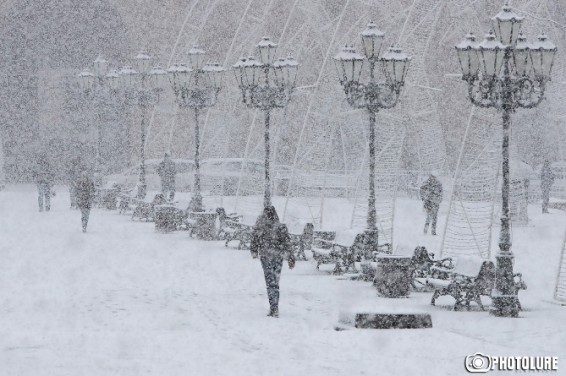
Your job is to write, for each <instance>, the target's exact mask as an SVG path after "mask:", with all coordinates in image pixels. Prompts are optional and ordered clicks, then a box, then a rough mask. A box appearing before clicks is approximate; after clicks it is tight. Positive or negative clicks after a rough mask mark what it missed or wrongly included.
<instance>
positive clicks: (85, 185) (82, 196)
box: [77, 171, 96, 232]
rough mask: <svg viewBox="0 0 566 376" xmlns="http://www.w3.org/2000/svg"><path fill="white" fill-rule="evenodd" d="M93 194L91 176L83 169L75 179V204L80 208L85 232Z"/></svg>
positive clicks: (94, 191)
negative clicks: (77, 178) (76, 179)
mask: <svg viewBox="0 0 566 376" xmlns="http://www.w3.org/2000/svg"><path fill="white" fill-rule="evenodd" d="M95 194H96V190H95V188H94V182H93V181H92V178H91V177H90V176H89V175H88V172H86V171H83V172H82V173H81V176H80V177H79V180H78V181H77V206H78V207H79V209H81V222H82V226H83V232H86V226H87V225H88V217H89V215H90V208H91V207H92V203H93V201H94V196H95Z"/></svg>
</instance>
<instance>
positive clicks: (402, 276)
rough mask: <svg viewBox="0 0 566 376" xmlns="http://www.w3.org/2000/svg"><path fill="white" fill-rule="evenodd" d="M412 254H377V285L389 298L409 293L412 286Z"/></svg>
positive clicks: (378, 289)
mask: <svg viewBox="0 0 566 376" xmlns="http://www.w3.org/2000/svg"><path fill="white" fill-rule="evenodd" d="M410 266H411V257H410V256H393V255H386V256H377V271H376V273H375V281H374V282H375V285H376V287H377V291H378V292H379V293H380V294H381V295H382V296H385V297H388V298H399V297H402V296H407V295H409V288H410V286H411V268H410Z"/></svg>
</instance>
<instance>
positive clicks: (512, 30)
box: [491, 4, 524, 47]
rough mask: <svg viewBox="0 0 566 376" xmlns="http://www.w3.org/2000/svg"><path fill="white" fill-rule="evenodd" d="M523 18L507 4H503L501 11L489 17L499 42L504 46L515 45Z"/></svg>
mask: <svg viewBox="0 0 566 376" xmlns="http://www.w3.org/2000/svg"><path fill="white" fill-rule="evenodd" d="M523 19H524V17H523V16H520V15H518V14H517V13H515V12H514V11H513V8H511V6H509V4H505V5H504V6H503V8H501V11H500V12H499V13H497V14H496V15H495V17H493V18H492V19H491V24H492V27H493V30H495V35H496V36H497V38H498V40H499V42H501V43H502V44H504V45H505V46H510V47H513V46H515V43H516V42H517V38H518V36H519V32H520V31H521V24H522V22H523Z"/></svg>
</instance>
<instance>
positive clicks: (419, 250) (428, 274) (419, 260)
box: [411, 246, 454, 290]
mask: <svg viewBox="0 0 566 376" xmlns="http://www.w3.org/2000/svg"><path fill="white" fill-rule="evenodd" d="M453 268H454V264H453V262H452V258H450V257H446V258H443V259H441V260H435V259H434V253H429V252H428V251H427V250H426V248H425V247H421V246H419V247H416V248H415V252H414V253H413V256H412V257H411V278H412V281H411V285H412V287H413V288H414V289H415V290H425V289H427V287H429V285H428V283H427V280H428V279H429V278H435V279H448V278H449V275H450V273H451V272H452V270H453Z"/></svg>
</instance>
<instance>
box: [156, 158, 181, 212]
mask: <svg viewBox="0 0 566 376" xmlns="http://www.w3.org/2000/svg"><path fill="white" fill-rule="evenodd" d="M176 173H177V171H176V169H175V162H173V161H172V160H171V157H170V156H169V153H165V157H164V158H163V161H161V163H159V166H158V167H157V175H159V178H160V179H161V193H163V196H165V197H167V193H169V200H170V201H172V200H173V198H175V174H176Z"/></svg>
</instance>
